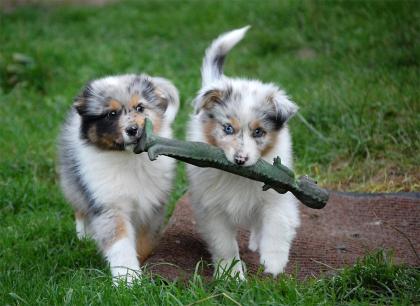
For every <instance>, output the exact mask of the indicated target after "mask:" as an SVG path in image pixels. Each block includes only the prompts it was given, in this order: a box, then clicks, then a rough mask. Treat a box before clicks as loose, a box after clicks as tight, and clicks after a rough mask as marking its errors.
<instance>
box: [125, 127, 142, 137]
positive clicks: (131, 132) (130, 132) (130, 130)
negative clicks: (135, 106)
mask: <svg viewBox="0 0 420 306" xmlns="http://www.w3.org/2000/svg"><path fill="white" fill-rule="evenodd" d="M138 130H139V129H138V128H137V126H136V125H132V126H129V127H128V128H126V129H125V132H126V133H127V135H128V136H136V135H137V131H138Z"/></svg>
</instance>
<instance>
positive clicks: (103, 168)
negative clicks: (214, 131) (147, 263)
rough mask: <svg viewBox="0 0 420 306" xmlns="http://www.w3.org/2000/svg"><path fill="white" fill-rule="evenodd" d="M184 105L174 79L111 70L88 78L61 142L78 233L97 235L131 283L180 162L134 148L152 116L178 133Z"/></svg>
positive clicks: (164, 132)
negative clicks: (175, 125)
mask: <svg viewBox="0 0 420 306" xmlns="http://www.w3.org/2000/svg"><path fill="white" fill-rule="evenodd" d="M178 107H179V98H178V91H177V89H176V88H175V87H174V85H172V83H170V82H169V81H168V80H166V79H163V78H159V77H150V76H147V75H143V74H142V75H134V74H133V75H121V76H110V77H106V78H102V79H98V80H95V81H93V82H90V83H89V84H87V86H86V87H85V89H84V90H83V92H82V93H81V94H80V95H79V96H78V97H77V98H76V99H75V102H74V105H73V108H72V109H71V111H70V113H69V115H68V117H67V121H66V122H65V124H64V126H63V129H62V133H61V137H60V143H59V160H60V161H59V170H60V179H61V186H62V189H63V191H64V194H65V196H66V198H67V200H68V201H69V202H70V203H71V205H72V206H73V208H74V211H75V216H76V231H77V235H78V237H79V238H83V237H86V236H89V237H92V238H93V239H94V240H95V241H96V243H97V245H98V247H99V249H100V250H101V252H102V254H103V255H104V256H105V258H106V260H107V261H108V262H109V264H110V267H111V272H112V275H113V277H114V281H115V282H118V281H119V280H121V279H123V280H126V281H127V282H128V283H131V282H132V281H133V280H134V279H135V278H136V277H137V276H139V275H140V265H139V260H140V262H142V261H143V260H144V259H145V258H146V257H147V255H148V254H149V253H150V252H151V250H152V248H153V246H154V245H155V244H156V241H157V239H158V236H159V233H160V229H161V225H162V221H163V219H164V205H165V203H166V201H167V200H168V195H169V192H170V189H171V184H172V179H173V177H174V174H175V168H174V167H175V162H174V160H173V159H171V158H167V157H165V156H162V157H160V158H159V160H158V161H155V162H151V161H150V160H149V158H148V157H147V154H144V153H143V154H139V155H137V154H134V153H133V147H134V145H135V144H136V143H137V141H138V140H139V138H140V136H141V134H142V131H143V127H144V121H145V118H149V119H150V120H151V121H152V122H153V127H154V132H155V133H156V134H157V135H160V136H163V137H171V136H172V131H171V123H172V121H173V120H174V118H175V115H176V113H177V111H178Z"/></svg>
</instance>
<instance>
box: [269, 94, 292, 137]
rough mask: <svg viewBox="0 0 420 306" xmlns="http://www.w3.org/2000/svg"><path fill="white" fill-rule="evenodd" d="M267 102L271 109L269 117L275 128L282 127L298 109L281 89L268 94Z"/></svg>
mask: <svg viewBox="0 0 420 306" xmlns="http://www.w3.org/2000/svg"><path fill="white" fill-rule="evenodd" d="M267 103H268V105H270V107H271V109H272V111H271V112H270V113H271V114H270V115H269V119H270V120H271V121H272V122H273V123H274V126H275V128H276V129H280V128H282V127H283V125H284V124H285V123H287V121H289V120H290V119H291V118H292V117H293V116H294V115H295V114H296V113H297V111H298V110H299V107H298V106H297V105H296V104H295V103H293V102H292V101H291V100H290V98H289V97H288V96H287V95H286V93H285V92H284V91H282V90H278V91H276V92H275V93H273V94H272V95H269V96H268V97H267Z"/></svg>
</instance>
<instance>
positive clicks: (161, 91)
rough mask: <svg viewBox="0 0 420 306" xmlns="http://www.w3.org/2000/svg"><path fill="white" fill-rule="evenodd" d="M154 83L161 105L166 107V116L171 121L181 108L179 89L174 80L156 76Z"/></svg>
mask: <svg viewBox="0 0 420 306" xmlns="http://www.w3.org/2000/svg"><path fill="white" fill-rule="evenodd" d="M153 84H154V86H155V92H156V95H157V96H158V98H159V99H160V101H161V106H162V108H163V109H165V118H166V119H167V120H168V121H169V122H170V123H171V122H172V121H174V119H175V116H176V114H177V112H178V109H179V94H178V90H177V89H176V87H175V86H174V84H172V82H170V81H169V80H167V79H164V78H159V77H154V78H153Z"/></svg>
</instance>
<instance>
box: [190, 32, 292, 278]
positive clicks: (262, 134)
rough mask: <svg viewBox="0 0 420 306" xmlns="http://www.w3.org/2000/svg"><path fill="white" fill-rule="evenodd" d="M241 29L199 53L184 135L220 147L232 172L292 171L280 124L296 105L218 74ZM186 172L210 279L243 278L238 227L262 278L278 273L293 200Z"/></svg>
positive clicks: (213, 174)
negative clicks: (272, 167)
mask: <svg viewBox="0 0 420 306" xmlns="http://www.w3.org/2000/svg"><path fill="white" fill-rule="evenodd" d="M248 28H249V27H245V28H242V29H238V30H234V31H231V32H228V33H225V34H223V35H221V36H220V37H219V38H217V39H216V40H215V41H214V42H213V43H212V44H211V46H210V47H209V48H208V49H207V50H206V54H205V57H204V60H203V65H202V70H201V74H202V88H201V90H200V91H199V93H198V96H197V97H196V99H195V101H194V105H195V114H194V115H193V116H192V117H191V120H190V122H189V128H188V136H187V137H188V140H191V141H202V142H206V143H208V144H211V145H214V146H216V147H219V148H221V149H222V150H223V151H224V153H225V156H226V158H227V159H228V160H229V161H231V162H232V163H234V164H236V165H238V166H240V167H247V166H251V165H253V164H255V163H256V162H257V161H258V159H259V158H262V159H264V160H266V161H267V162H270V163H271V162H273V159H274V157H276V156H280V158H281V161H282V163H283V164H284V165H286V166H288V167H289V168H292V159H293V158H292V142H291V137H290V134H289V131H288V127H287V121H288V120H289V119H290V118H291V117H292V116H293V115H294V114H295V113H296V111H297V109H298V107H297V106H296V105H295V104H294V103H293V102H292V101H291V100H290V99H289V98H288V97H287V95H286V94H285V92H284V91H282V90H281V89H279V88H278V87H277V86H275V85H274V84H270V83H269V84H265V83H261V82H260V81H257V80H249V79H240V78H228V77H226V76H224V75H223V62H224V59H225V56H226V54H227V53H228V51H229V50H230V49H231V48H232V47H233V46H234V45H235V44H237V43H238V42H239V41H240V40H241V39H242V38H243V36H244V35H245V33H246V31H247V30H248ZM187 170H188V176H189V181H190V193H191V201H192V205H193V209H194V213H195V216H196V220H197V225H198V230H199V232H200V233H201V235H202V237H203V239H204V240H205V241H206V243H207V245H208V248H209V251H210V253H211V255H212V259H213V262H214V264H215V265H216V269H215V274H216V275H217V274H219V273H220V272H223V271H226V270H227V269H228V268H229V271H230V272H231V273H232V274H233V275H238V276H239V278H241V279H243V278H244V267H243V263H242V262H241V261H240V257H239V252H238V243H237V241H236V232H237V228H238V227H245V228H248V229H250V232H251V235H250V240H249V248H250V249H251V250H252V251H257V250H258V251H259V254H260V262H261V264H263V265H264V267H265V272H266V273H271V274H272V275H274V276H276V275H278V274H279V273H281V272H282V271H283V270H284V268H285V266H286V264H287V261H288V256H289V249H290V245H291V242H292V240H293V238H294V237H295V232H296V228H297V227H298V226H299V212H298V208H297V200H296V199H295V198H294V197H293V195H292V194H291V193H286V194H279V193H277V192H275V191H273V190H268V191H263V190H262V186H263V184H262V183H260V182H255V181H251V180H249V179H246V178H243V177H239V176H236V175H234V174H230V173H227V172H223V171H220V170H217V169H210V168H198V167H194V166H191V165H189V166H188V168H187Z"/></svg>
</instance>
